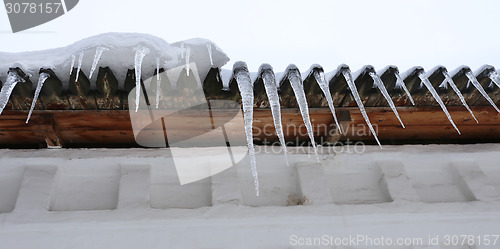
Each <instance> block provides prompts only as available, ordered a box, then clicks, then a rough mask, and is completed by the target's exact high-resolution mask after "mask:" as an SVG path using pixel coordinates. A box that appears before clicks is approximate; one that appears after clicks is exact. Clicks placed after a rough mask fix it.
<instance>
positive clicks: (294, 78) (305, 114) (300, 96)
mask: <svg viewBox="0 0 500 249" xmlns="http://www.w3.org/2000/svg"><path fill="white" fill-rule="evenodd" d="M287 71H288V80H289V81H290V85H292V89H293V92H294V94H295V98H296V99H297V103H298V104H299V109H300V113H301V115H302V119H303V120H304V124H305V125H306V129H307V134H308V135H309V139H310V140H311V144H312V146H313V149H314V155H316V160H317V161H318V162H319V156H318V148H317V147H316V141H314V134H313V127H312V124H311V119H310V117H309V107H308V105H307V100H306V94H305V92H304V86H303V83H302V79H301V77H300V72H299V70H298V69H295V70H287Z"/></svg>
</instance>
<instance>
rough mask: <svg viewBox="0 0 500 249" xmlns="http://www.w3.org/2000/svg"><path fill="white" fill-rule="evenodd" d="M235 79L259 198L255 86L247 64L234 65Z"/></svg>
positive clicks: (256, 192) (237, 63)
mask: <svg viewBox="0 0 500 249" xmlns="http://www.w3.org/2000/svg"><path fill="white" fill-rule="evenodd" d="M233 72H234V75H233V77H234V79H236V83H237V84H238V88H239V90H240V94H241V99H242V103H243V118H244V120H245V135H246V140H247V146H248V153H249V155H250V167H251V170H252V175H253V179H254V184H255V194H256V195H257V196H259V175H258V173H257V161H256V159H255V148H254V145H253V131H252V127H253V98H254V96H253V84H252V81H251V79H250V73H249V72H248V69H247V65H246V63H245V62H241V61H238V62H236V63H234V69H233Z"/></svg>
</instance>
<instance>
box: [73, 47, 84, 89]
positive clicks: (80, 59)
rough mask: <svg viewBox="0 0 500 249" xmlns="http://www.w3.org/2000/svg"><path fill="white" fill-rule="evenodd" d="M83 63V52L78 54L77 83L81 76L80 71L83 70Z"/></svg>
mask: <svg viewBox="0 0 500 249" xmlns="http://www.w3.org/2000/svg"><path fill="white" fill-rule="evenodd" d="M82 61H83V51H82V52H80V53H78V67H77V69H76V77H75V82H78V77H79V76H80V70H82Z"/></svg>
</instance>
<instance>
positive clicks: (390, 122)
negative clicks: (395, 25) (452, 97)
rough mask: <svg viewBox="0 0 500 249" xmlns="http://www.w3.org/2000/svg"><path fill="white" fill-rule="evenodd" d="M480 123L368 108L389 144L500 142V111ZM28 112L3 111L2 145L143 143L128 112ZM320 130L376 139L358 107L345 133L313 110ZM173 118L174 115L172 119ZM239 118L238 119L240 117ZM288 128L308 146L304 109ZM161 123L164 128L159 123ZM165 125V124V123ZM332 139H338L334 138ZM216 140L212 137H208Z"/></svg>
mask: <svg viewBox="0 0 500 249" xmlns="http://www.w3.org/2000/svg"><path fill="white" fill-rule="evenodd" d="M472 110H473V111H474V113H475V115H476V117H477V118H478V120H479V124H476V123H475V121H474V120H473V119H472V118H471V116H470V114H469V113H468V111H467V110H466V109H465V108H463V107H449V111H450V113H451V115H452V117H453V120H454V121H455V123H456V124H457V126H458V128H459V129H460V130H461V131H462V135H458V133H457V132H456V131H455V130H454V129H453V128H452V127H451V125H450V123H449V121H448V120H447V118H446V116H445V115H444V113H443V112H442V111H441V109H440V108H439V107H425V108H421V107H414V108H399V113H400V115H401V119H402V120H403V122H404V123H405V125H406V129H403V128H402V127H401V126H400V125H399V122H398V120H397V119H396V117H395V116H394V114H393V113H392V111H391V110H390V108H383V107H376V108H367V111H368V115H369V117H370V119H371V121H372V123H373V124H374V126H375V130H376V131H377V133H378V136H379V138H380V140H381V141H383V143H384V144H401V143H431V142H432V143H448V142H459V143H460V142H464V143H465V142H467V143H470V142H500V114H498V113H497V112H496V111H495V110H494V109H493V108H492V107H472ZM238 111H239V110H237V109H236V110H231V112H228V111H227V110H226V111H225V110H213V111H212V116H216V117H217V118H219V119H220V118H224V116H225V115H226V116H227V115H230V114H227V113H232V114H231V115H234V113H236V112H238ZM26 115H27V112H24V111H5V112H4V113H3V114H2V115H0V146H1V147H11V148H16V147H30V146H31V147H44V146H47V144H48V145H50V146H62V147H137V146H138V145H137V144H136V143H135V139H134V134H133V131H132V125H131V121H130V117H129V112H128V111H126V110H107V111H89V110H86V111H85V110H81V111H35V112H34V113H33V116H32V118H31V121H30V123H28V124H26V123H25V120H26ZM207 115H208V114H207V113H206V112H203V111H200V110H186V111H182V113H181V115H180V116H179V117H176V118H175V119H174V120H176V122H173V123H171V124H170V125H171V126H173V127H174V128H172V129H171V130H170V131H172V130H174V132H172V133H170V134H168V137H169V138H172V139H175V140H182V139H185V138H190V137H193V136H194V135H199V134H194V133H193V129H192V128H193V127H196V125H197V124H198V123H199V122H202V121H203V120H206V118H207ZM310 116H311V122H312V124H313V128H314V134H315V136H316V139H317V140H318V141H320V142H321V141H323V142H326V141H330V142H335V141H336V140H337V139H338V141H339V142H343V141H347V140H349V141H350V142H356V141H364V142H368V143H373V142H374V139H373V136H372V135H371V134H370V132H369V131H368V128H367V126H366V124H365V121H364V119H363V117H362V116H361V114H360V112H359V109H357V108H337V116H338V117H339V120H340V121H341V123H342V130H343V135H341V136H339V134H338V131H337V129H336V127H335V125H334V123H333V116H332V114H331V112H330V110H329V109H328V108H312V109H310ZM171 120H172V119H171ZM236 120H238V119H236ZM282 120H283V125H284V127H283V130H284V132H285V139H286V141H287V143H288V144H299V145H306V144H307V143H308V141H309V138H308V136H307V130H306V128H305V126H304V124H303V121H302V117H301V115H300V112H299V110H298V109H283V110H282ZM155 127H158V126H155ZM155 127H151V128H148V129H145V130H144V131H143V132H145V133H144V134H145V136H146V137H147V136H151V138H153V137H157V136H163V130H162V129H158V128H155ZM160 127H161V126H160ZM242 127H243V120H242V118H240V119H239V121H236V123H234V122H233V123H232V125H231V126H227V127H226V129H227V132H228V133H230V134H233V135H234V134H236V135H243V132H244V130H243V129H242ZM253 131H254V141H255V143H257V144H272V143H276V142H277V140H278V139H277V136H276V133H275V130H274V125H273V120H272V116H271V111H270V110H269V109H255V111H254V126H253ZM332 137H336V139H334V140H332ZM206 139H208V140H210V139H211V138H210V136H207V138H206Z"/></svg>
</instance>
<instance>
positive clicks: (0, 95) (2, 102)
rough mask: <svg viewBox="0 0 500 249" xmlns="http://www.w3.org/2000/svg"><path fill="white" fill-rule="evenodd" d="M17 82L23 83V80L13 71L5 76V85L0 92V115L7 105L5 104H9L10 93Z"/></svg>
mask: <svg viewBox="0 0 500 249" xmlns="http://www.w3.org/2000/svg"><path fill="white" fill-rule="evenodd" d="M19 82H25V80H24V79H23V78H21V77H20V76H19V75H18V74H17V73H16V72H15V71H13V70H11V71H10V72H9V75H8V76H7V80H6V81H5V84H4V85H3V86H2V90H1V91H0V114H2V112H3V109H4V108H5V106H6V105H7V102H9V98H10V95H11V94H12V91H13V90H14V88H15V87H16V85H17V83H19Z"/></svg>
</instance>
